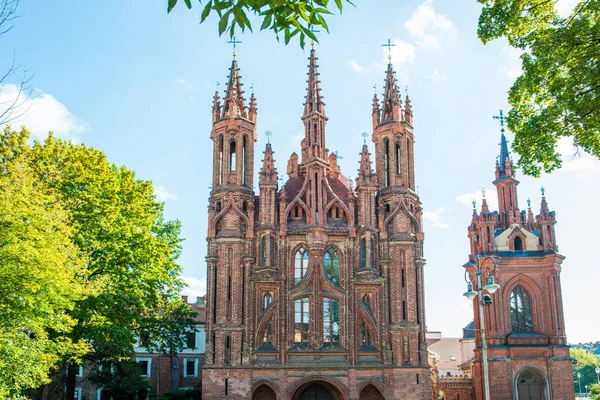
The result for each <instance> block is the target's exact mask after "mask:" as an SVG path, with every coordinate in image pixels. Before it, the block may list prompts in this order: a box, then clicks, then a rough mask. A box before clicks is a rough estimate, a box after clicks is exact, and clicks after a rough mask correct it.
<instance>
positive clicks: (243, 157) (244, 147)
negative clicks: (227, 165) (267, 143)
mask: <svg viewBox="0 0 600 400" xmlns="http://www.w3.org/2000/svg"><path fill="white" fill-rule="evenodd" d="M245 184H246V136H244V137H243V139H242V185H245Z"/></svg>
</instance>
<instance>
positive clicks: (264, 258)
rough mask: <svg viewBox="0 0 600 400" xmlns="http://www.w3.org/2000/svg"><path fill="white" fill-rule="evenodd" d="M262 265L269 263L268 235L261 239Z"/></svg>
mask: <svg viewBox="0 0 600 400" xmlns="http://www.w3.org/2000/svg"><path fill="white" fill-rule="evenodd" d="M260 265H263V266H264V265H267V237H266V236H263V237H262V239H260Z"/></svg>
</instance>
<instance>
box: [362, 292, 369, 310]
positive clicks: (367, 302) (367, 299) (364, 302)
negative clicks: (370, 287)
mask: <svg viewBox="0 0 600 400" xmlns="http://www.w3.org/2000/svg"><path fill="white" fill-rule="evenodd" d="M362 302H363V304H364V305H365V307H367V308H368V309H369V310H370V309H371V297H370V296H369V295H368V294H367V293H365V294H363V297H362Z"/></svg>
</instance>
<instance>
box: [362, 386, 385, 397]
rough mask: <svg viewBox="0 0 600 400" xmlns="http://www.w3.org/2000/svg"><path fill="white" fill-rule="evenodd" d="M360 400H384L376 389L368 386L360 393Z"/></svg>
mask: <svg viewBox="0 0 600 400" xmlns="http://www.w3.org/2000/svg"><path fill="white" fill-rule="evenodd" d="M359 399H360V400H384V398H383V396H382V395H381V393H380V392H379V390H377V388H376V387H375V386H373V385H371V384H368V385H367V386H365V387H364V388H363V389H362V390H361V391H360V397H359Z"/></svg>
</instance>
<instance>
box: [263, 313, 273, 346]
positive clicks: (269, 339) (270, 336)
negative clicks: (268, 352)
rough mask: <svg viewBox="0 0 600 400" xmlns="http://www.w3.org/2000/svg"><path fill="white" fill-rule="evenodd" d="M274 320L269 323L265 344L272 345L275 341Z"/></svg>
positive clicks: (264, 339)
mask: <svg viewBox="0 0 600 400" xmlns="http://www.w3.org/2000/svg"><path fill="white" fill-rule="evenodd" d="M272 320H273V319H272V318H271V319H270V320H269V322H267V327H266V329H265V336H264V337H263V343H271V342H272V340H273V323H272Z"/></svg>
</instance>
